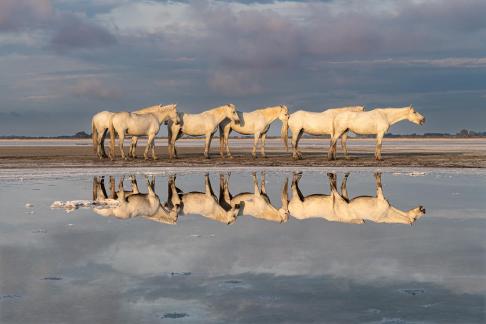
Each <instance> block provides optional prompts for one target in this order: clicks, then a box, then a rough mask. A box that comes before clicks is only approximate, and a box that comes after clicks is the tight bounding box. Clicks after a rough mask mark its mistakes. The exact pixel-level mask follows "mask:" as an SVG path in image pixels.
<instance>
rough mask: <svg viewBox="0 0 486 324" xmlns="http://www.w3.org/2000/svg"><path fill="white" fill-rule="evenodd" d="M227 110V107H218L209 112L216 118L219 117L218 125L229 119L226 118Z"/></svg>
mask: <svg viewBox="0 0 486 324" xmlns="http://www.w3.org/2000/svg"><path fill="white" fill-rule="evenodd" d="M226 109H227V106H222V107H217V108H213V109H211V110H209V111H208V112H212V113H213V114H214V115H215V116H217V121H218V124H219V123H221V122H222V121H223V120H224V119H226V118H229V117H227V116H226Z"/></svg>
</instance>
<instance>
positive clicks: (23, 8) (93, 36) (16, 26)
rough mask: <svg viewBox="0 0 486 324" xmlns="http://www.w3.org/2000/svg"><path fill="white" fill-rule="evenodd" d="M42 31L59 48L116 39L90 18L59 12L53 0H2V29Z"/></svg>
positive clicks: (98, 44)
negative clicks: (55, 8) (54, 6)
mask: <svg viewBox="0 0 486 324" xmlns="http://www.w3.org/2000/svg"><path fill="white" fill-rule="evenodd" d="M21 30H38V31H41V32H42V33H43V34H45V35H46V36H47V38H51V42H50V44H49V46H51V47H53V48H55V49H56V50H68V49H76V48H94V47H101V46H106V45H111V44H114V43H115V42H116V38H115V36H114V35H112V34H111V33H110V32H109V31H108V30H107V29H106V28H104V27H103V26H100V25H98V24H96V23H94V22H92V21H90V20H89V19H88V18H86V17H83V16H80V15H75V14H72V13H69V12H67V11H55V10H54V8H53V6H52V3H51V1H50V0H3V1H1V2H0V32H2V31H3V32H12V31H21Z"/></svg>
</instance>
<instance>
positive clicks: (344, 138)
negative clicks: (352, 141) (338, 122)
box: [341, 132, 349, 160]
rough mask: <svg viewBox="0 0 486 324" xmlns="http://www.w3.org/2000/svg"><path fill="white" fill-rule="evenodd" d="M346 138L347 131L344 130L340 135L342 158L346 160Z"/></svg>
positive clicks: (347, 157)
mask: <svg viewBox="0 0 486 324" xmlns="http://www.w3.org/2000/svg"><path fill="white" fill-rule="evenodd" d="M347 140H348V132H344V134H343V135H342V136H341V147H342V148H343V151H344V158H345V159H346V160H347V159H349V156H348V146H347V145H346V141H347Z"/></svg>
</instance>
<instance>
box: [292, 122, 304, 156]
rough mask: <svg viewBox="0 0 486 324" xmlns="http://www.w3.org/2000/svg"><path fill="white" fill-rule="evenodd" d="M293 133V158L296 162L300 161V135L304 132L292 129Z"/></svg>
mask: <svg viewBox="0 0 486 324" xmlns="http://www.w3.org/2000/svg"><path fill="white" fill-rule="evenodd" d="M291 131H292V158H293V159H294V160H297V159H299V154H298V151H297V145H299V140H298V138H299V133H300V132H301V131H302V130H301V129H299V130H293V129H291Z"/></svg>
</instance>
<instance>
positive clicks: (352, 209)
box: [289, 173, 425, 224]
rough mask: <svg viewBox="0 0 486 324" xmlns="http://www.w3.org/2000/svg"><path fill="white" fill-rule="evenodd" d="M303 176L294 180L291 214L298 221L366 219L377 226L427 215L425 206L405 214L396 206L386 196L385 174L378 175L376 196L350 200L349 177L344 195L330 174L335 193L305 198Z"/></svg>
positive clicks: (345, 178) (356, 222)
mask: <svg viewBox="0 0 486 324" xmlns="http://www.w3.org/2000/svg"><path fill="white" fill-rule="evenodd" d="M301 177H302V175H301V174H295V175H294V177H293V180H292V199H291V200H290V202H289V211H290V214H291V215H292V216H293V217H295V218H297V219H307V218H324V219H326V220H329V221H335V222H343V223H352V224H362V223H364V222H365V221H366V220H369V221H372V222H375V223H395V224H413V223H414V222H415V221H416V220H417V219H419V218H420V217H422V216H423V215H424V214H425V209H424V208H423V207H422V206H418V207H416V208H413V209H410V210H408V211H402V210H399V209H397V208H395V207H393V206H392V205H391V204H390V203H389V201H388V200H387V199H386V198H385V197H384V194H383V188H382V183H381V173H375V181H376V197H370V196H359V197H356V198H353V199H351V200H350V199H349V197H348V192H347V187H346V184H347V179H348V174H346V175H345V176H344V179H343V181H342V185H341V194H340V193H339V192H338V190H337V181H336V175H335V174H333V173H330V174H328V177H329V184H330V190H331V193H330V194H329V195H323V194H322V195H321V194H314V195H309V196H307V197H304V196H303V195H302V193H301V191H300V189H299V180H300V178H301Z"/></svg>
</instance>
